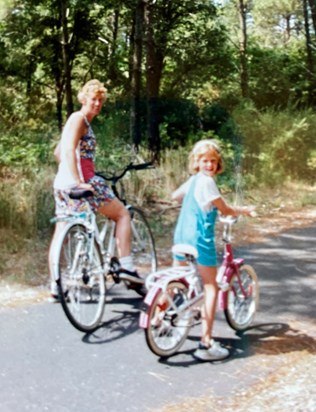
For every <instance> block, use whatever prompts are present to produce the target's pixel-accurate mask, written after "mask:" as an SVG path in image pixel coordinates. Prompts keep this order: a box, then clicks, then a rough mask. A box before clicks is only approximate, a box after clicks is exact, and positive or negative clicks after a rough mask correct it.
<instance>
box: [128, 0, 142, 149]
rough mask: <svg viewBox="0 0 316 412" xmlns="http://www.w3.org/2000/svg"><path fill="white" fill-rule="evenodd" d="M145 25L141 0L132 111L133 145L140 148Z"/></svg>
mask: <svg viewBox="0 0 316 412" xmlns="http://www.w3.org/2000/svg"><path fill="white" fill-rule="evenodd" d="M143 26H144V2H143V0H139V1H138V3H137V7H136V11H135V23H134V27H135V30H134V35H133V41H132V44H133V56H132V73H131V84H132V102H131V112H130V133H131V137H132V141H133V145H134V147H135V149H136V151H137V150H138V147H139V144H140V142H141V138H142V133H141V107H140V101H141V86H142V82H141V77H142V47H143Z"/></svg>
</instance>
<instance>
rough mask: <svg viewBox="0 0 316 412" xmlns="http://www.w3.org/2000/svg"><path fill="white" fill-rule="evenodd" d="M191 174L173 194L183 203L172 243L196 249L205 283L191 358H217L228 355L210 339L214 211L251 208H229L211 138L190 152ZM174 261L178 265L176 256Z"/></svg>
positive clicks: (214, 297)
mask: <svg viewBox="0 0 316 412" xmlns="http://www.w3.org/2000/svg"><path fill="white" fill-rule="evenodd" d="M189 171H190V172H191V174H192V176H191V177H190V178H189V179H188V180H187V181H186V182H185V183H184V184H182V185H181V186H180V187H179V188H178V189H177V190H176V191H175V192H174V193H173V195H172V198H173V199H174V200H177V201H178V202H179V203H182V206H181V211H180V215H179V218H178V222H177V225H176V230H175V234H174V243H175V244H177V243H187V244H190V245H192V246H195V247H196V249H197V251H198V254H199V256H198V259H197V264H198V270H199V273H200V275H201V277H202V281H203V284H204V305H203V308H202V336H201V341H200V343H199V347H198V348H197V350H196V351H195V352H194V357H195V358H197V359H199V360H203V361H216V360H221V359H224V358H226V357H228V356H229V351H228V349H227V348H224V347H222V346H221V345H220V344H219V342H215V341H214V339H212V329H213V323H214V317H215V311H216V300H217V294H218V285H217V283H216V273H217V266H216V265H217V259H216V248H215V221H216V217H217V212H218V211H220V212H221V213H222V214H223V215H233V216H237V215H250V214H251V212H253V210H254V209H253V208H252V207H243V208H237V207H231V206H229V205H228V204H227V203H226V202H225V200H224V199H223V198H222V196H221V194H220V192H219V190H218V188H217V185H216V182H215V176H216V175H217V174H219V173H222V172H223V160H222V156H221V151H220V147H219V145H218V143H217V142H216V141H215V140H213V139H205V140H200V141H199V142H197V143H196V144H195V146H194V147H193V149H192V151H191V153H190V155H189ZM175 262H176V263H175V264H181V261H180V259H179V257H177V256H176V257H175Z"/></svg>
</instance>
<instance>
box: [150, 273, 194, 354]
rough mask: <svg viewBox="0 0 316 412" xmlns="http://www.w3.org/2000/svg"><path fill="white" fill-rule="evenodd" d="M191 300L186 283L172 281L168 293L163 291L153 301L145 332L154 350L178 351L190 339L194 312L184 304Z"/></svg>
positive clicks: (163, 351)
mask: <svg viewBox="0 0 316 412" xmlns="http://www.w3.org/2000/svg"><path fill="white" fill-rule="evenodd" d="M186 302H188V287H187V286H186V285H185V284H183V283H182V282H178V281H174V282H170V283H169V285H168V287H167V290H166V292H165V293H164V292H163V291H160V293H158V294H157V296H156V298H155V299H154V301H153V302H152V304H151V306H150V308H149V312H148V317H149V320H148V322H149V324H148V327H147V328H146V329H144V331H145V336H146V342H147V345H148V347H149V348H150V350H151V351H152V352H153V353H155V354H156V355H158V356H162V357H168V356H171V355H173V354H174V353H176V352H177V351H178V350H179V349H180V347H181V346H182V345H183V343H184V341H185V340H186V338H187V336H188V333H189V331H190V328H191V325H192V318H193V313H192V311H191V310H190V309H189V308H188V309H185V310H181V306H182V305H184V304H185V303H186Z"/></svg>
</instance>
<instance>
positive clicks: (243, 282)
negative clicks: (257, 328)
mask: <svg viewBox="0 0 316 412" xmlns="http://www.w3.org/2000/svg"><path fill="white" fill-rule="evenodd" d="M226 293H227V305H226V308H225V310H224V313H225V317H226V320H227V323H228V324H229V326H230V327H231V328H232V329H234V330H237V331H243V330H245V329H247V328H248V327H249V326H250V325H251V323H252V322H253V320H254V317H255V314H256V311H257V309H258V304H259V282H258V277H257V274H256V272H255V271H254V269H253V268H252V267H251V266H249V265H243V266H241V267H240V269H239V277H238V275H237V273H234V275H233V276H232V278H231V280H230V289H229V290H228V291H227V292H226Z"/></svg>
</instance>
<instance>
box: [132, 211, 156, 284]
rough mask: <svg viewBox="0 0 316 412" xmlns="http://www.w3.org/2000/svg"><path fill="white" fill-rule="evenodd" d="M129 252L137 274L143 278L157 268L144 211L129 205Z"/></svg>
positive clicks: (151, 238) (154, 251) (152, 240)
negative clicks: (130, 236)
mask: <svg viewBox="0 0 316 412" xmlns="http://www.w3.org/2000/svg"><path fill="white" fill-rule="evenodd" d="M129 213H130V215H131V230H132V240H131V254H132V256H133V260H134V263H135V266H136V268H137V271H138V274H139V275H140V276H141V277H142V278H143V279H145V278H146V277H147V276H148V275H149V273H152V272H155V271H156V270H157V255H156V249H155V242H154V238H153V235H152V233H151V230H150V227H149V224H148V222H147V220H146V218H145V215H144V213H143V212H142V211H141V210H140V209H138V208H136V207H134V206H131V207H130V208H129Z"/></svg>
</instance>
